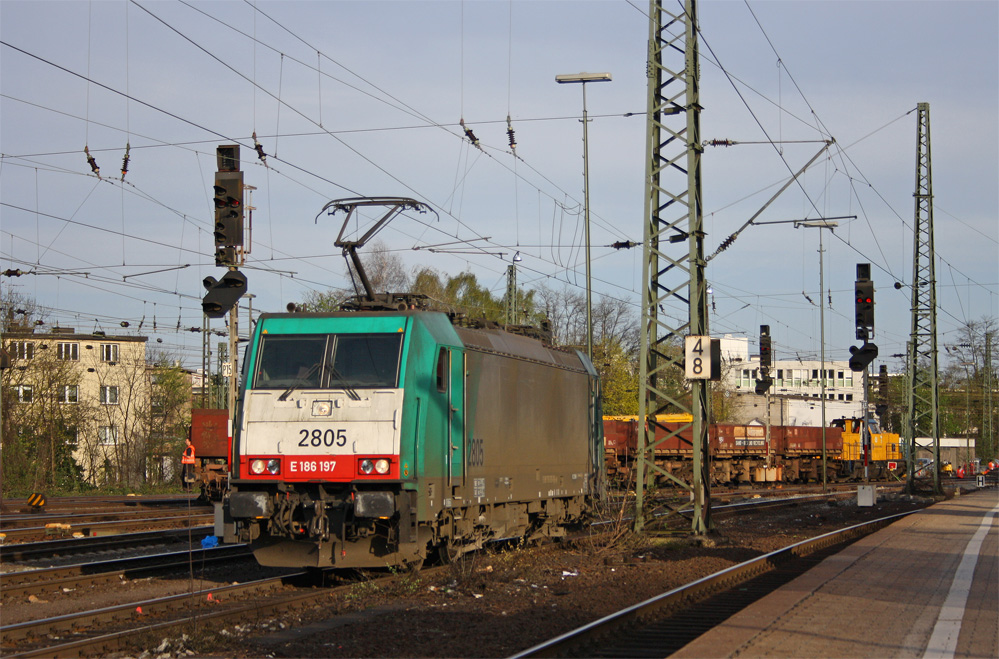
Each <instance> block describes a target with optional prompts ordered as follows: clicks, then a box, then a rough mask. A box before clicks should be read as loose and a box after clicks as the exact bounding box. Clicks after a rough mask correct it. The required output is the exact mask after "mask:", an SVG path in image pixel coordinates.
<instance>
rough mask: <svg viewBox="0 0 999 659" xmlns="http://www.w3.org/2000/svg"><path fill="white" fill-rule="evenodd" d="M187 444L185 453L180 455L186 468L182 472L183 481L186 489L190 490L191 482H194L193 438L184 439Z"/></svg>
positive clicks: (181, 461)
mask: <svg viewBox="0 0 999 659" xmlns="http://www.w3.org/2000/svg"><path fill="white" fill-rule="evenodd" d="M184 442H185V444H186V446H185V447H184V453H183V455H181V456H180V464H181V465H183V467H184V469H183V471H182V472H181V476H180V479H181V482H182V483H183V484H184V490H185V491H190V489H191V483H193V482H194V444H192V443H191V438H190V437H188V438H187V439H185V440H184Z"/></svg>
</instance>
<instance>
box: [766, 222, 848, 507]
mask: <svg viewBox="0 0 999 659" xmlns="http://www.w3.org/2000/svg"><path fill="white" fill-rule="evenodd" d="M855 219H857V216H856V215H841V216H838V217H825V218H819V219H815V220H775V221H772V222H756V224H787V223H793V224H794V228H795V229H797V228H798V227H804V228H806V229H820V231H819V343H820V344H821V346H820V347H819V360H820V361H821V362H822V377H821V378H820V379H819V386H820V388H821V389H820V391H821V392H822V490H823V491H825V489H826V487H827V483H826V479H827V476H826V305H825V303H824V302H823V301H822V293H823V291H824V289H825V280H824V274H823V268H822V253H823V252H824V250H823V248H822V231H821V229H829V230H830V231H832V230H833V229H835V228H836V227H838V226H839V223H838V222H833V221H832V220H855ZM864 391H865V392H866V391H867V387H866V379H865V386H864ZM864 420H865V423H864V427H865V428H866V427H867V424H866V420H867V396H866V394H865V396H864Z"/></svg>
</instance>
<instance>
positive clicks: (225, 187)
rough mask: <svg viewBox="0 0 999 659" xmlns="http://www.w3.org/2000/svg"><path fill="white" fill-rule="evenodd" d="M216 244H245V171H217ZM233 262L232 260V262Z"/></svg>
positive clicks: (218, 245) (227, 245) (215, 187)
mask: <svg viewBox="0 0 999 659" xmlns="http://www.w3.org/2000/svg"><path fill="white" fill-rule="evenodd" d="M213 189H214V191H215V199H214V201H215V246H216V247H236V246H239V245H242V244H243V172H216V174H215V185H214V186H213ZM230 263H231V262H230Z"/></svg>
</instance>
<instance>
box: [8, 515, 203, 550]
mask: <svg viewBox="0 0 999 659" xmlns="http://www.w3.org/2000/svg"><path fill="white" fill-rule="evenodd" d="M85 517H94V516H85ZM101 517H112V519H109V520H106V521H78V520H75V519H74V518H72V517H64V518H53V519H45V518H39V516H35V517H34V519H32V520H30V522H29V523H32V522H33V524H34V525H31V526H28V525H25V526H19V527H16V528H10V527H7V528H5V529H4V530H3V531H2V532H0V541H2V542H3V543H4V544H8V543H12V542H37V541H44V540H46V539H51V538H60V537H63V538H65V537H74V538H84V537H94V536H100V535H113V534H120V533H127V532H131V531H148V530H152V529H176V528H184V529H186V528H193V527H196V526H203V525H205V524H211V523H212V522H213V520H214V515H213V513H212V512H202V511H200V510H199V511H198V512H188V511H179V512H177V513H171V514H167V515H160V516H156V517H149V516H148V513H147V514H145V515H143V514H139V515H135V516H132V515H131V514H129V515H126V516H125V519H121V518H120V516H118V515H114V514H112V515H100V516H96V517H95V518H98V519H99V518H101ZM58 519H66V520H69V521H57V520H58Z"/></svg>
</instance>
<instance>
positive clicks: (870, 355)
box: [850, 341, 878, 371]
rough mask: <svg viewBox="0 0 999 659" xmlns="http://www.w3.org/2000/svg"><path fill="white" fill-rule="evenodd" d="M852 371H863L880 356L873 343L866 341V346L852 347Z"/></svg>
mask: <svg viewBox="0 0 999 659" xmlns="http://www.w3.org/2000/svg"><path fill="white" fill-rule="evenodd" d="M850 354H851V355H853V356H852V357H850V370H851V371H863V370H864V369H866V368H867V365H868V364H870V363H871V362H872V361H874V359H875V358H876V357H877V356H878V347H877V346H876V345H874V344H873V343H868V342H867V341H864V345H862V346H860V347H859V348H858V347H857V346H850Z"/></svg>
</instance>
